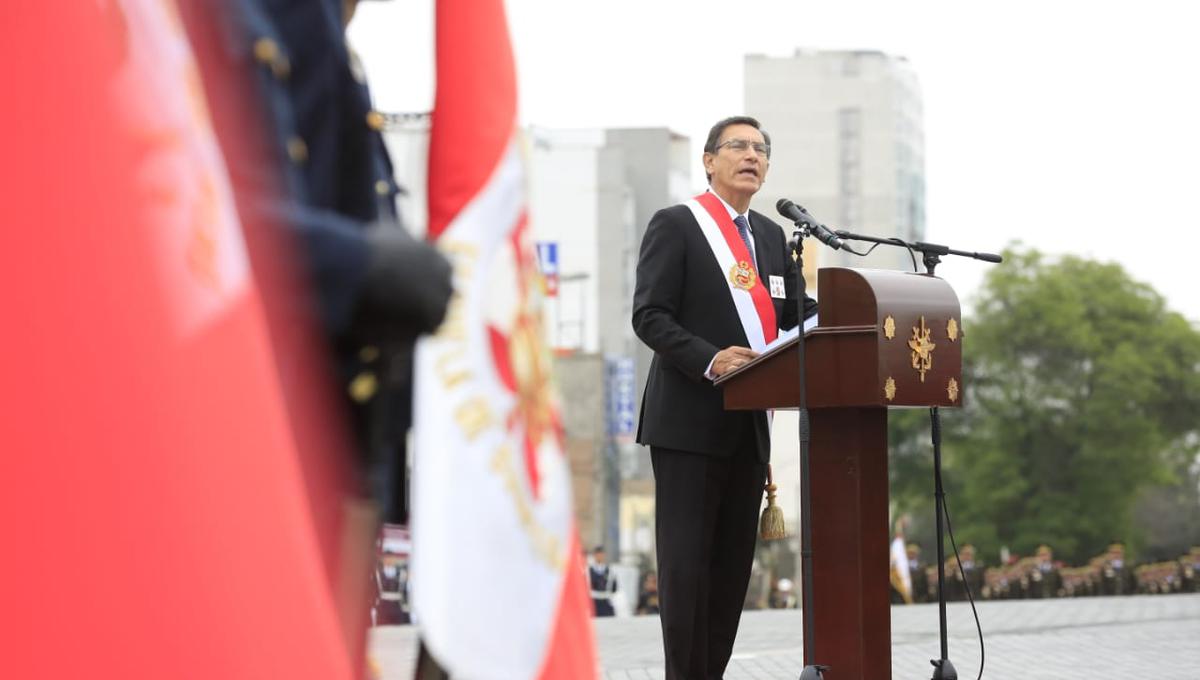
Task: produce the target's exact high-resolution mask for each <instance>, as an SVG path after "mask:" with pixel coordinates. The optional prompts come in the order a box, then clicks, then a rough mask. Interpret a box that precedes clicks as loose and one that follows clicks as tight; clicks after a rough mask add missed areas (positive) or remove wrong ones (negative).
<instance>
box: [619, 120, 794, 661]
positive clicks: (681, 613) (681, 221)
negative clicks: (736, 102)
mask: <svg viewBox="0 0 1200 680" xmlns="http://www.w3.org/2000/svg"><path fill="white" fill-rule="evenodd" d="M770 155H771V146H770V139H769V138H768V136H767V135H766V134H765V133H764V132H763V131H762V130H761V126H760V124H759V122H758V121H757V120H755V119H753V118H750V117H748V116H735V117H731V118H726V119H724V120H721V121H719V122H717V123H716V124H715V125H713V127H712V128H711V129H710V131H709V134H708V138H707V139H706V141H705V143H704V154H703V156H702V161H703V163H704V170H705V174H706V176H707V179H708V182H709V190H708V191H707V192H705V193H704V194H701V195H699V196H696V197H695V198H693V199H691V200H689V201H687V202H685V203H683V204H679V205H675V206H671V207H668V208H664V209H662V210H659V211H658V212H657V213H655V215H654V216H653V217H652V218H651V219H650V224H649V225H648V226H647V228H646V233H645V236H644V237H643V239H642V244H641V250H640V254H639V257H638V264H637V276H636V285H635V290H634V296H633V327H634V331H635V332H636V333H637V335H638V337H639V338H640V339H641V340H642V342H644V343H645V344H646V346H647V347H649V348H650V349H651V350H653V351H654V358H653V360H652V362H651V365H650V371H649V374H648V376H647V379H646V388H645V394H644V396H643V398H642V411H641V417H640V419H639V423H638V434H637V441H638V442H639V443H641V444H644V445H646V446H648V447H649V448H650V458H651V463H652V464H653V468H654V492H655V527H656V533H657V538H658V540H657V542H656V545H657V551H658V555H657V557H658V584H659V598H660V599H659V602H660V606H661V621H662V631H663V655H664V657H665V663H666V671H665V675H666V678H667V680H675V679H676V678H699V677H721V675H722V674H723V673H724V671H725V667H726V665H727V664H728V663H729V657H730V655H731V654H732V652H733V644H734V639H735V638H736V636H737V629H738V623H739V621H740V618H741V614H742V605H743V603H744V602H745V598H746V592H747V587H748V584H749V581H750V572H751V564H752V562H753V559H754V547H755V543H756V539H757V535H758V520H759V508H760V506H761V503H762V496H763V487H764V484H765V482H766V479H767V464H768V463H769V462H770V451H771V443H770V432H769V430H768V426H767V415H766V413H765V412H763V411H726V410H725V408H724V406H723V403H722V400H721V390H720V389H719V388H717V387H714V386H713V380H715V379H716V378H718V377H720V376H722V375H725V374H726V373H729V372H730V371H733V370H736V369H738V368H740V367H741V366H744V365H745V364H747V363H748V362H750V361H751V360H753V359H754V357H755V356H757V354H758V352H757V351H755V350H754V349H752V348H751V345H756V346H758V348H759V349H761V348H762V347H764V346H765V342H768V341H770V340H771V339H774V338H775V337H776V335H777V333H778V331H779V329H781V328H782V329H789V328H792V327H794V326H796V325H797V324H798V323H800V321H801V320H800V319H798V318H797V316H798V313H797V309H796V306H797V305H796V302H797V295H798V292H797V288H796V263H795V261H794V260H793V259H792V256H791V252H790V251H789V250H788V246H787V236H786V235H785V233H784V231H783V229H782V228H781V227H780V226H779V225H778V224H776V223H775V222H773V221H772V220H770V219H769V218H768V217H767V216H765V215H762V214H760V213H758V212H756V211H753V210H750V200H751V198H752V197H753V196H754V194H756V193H757V192H758V190H759V189H760V188H761V187H762V184H763V181H764V180H765V179H766V176H767V171H768V170H769V167H770ZM755 301H756V302H755ZM804 305H805V307H804V308H805V310H806V312H805V316H811V315H812V314H814V313H816V301H815V300H812V299H811V298H808V299H806V300H805V301H804ZM739 309H741V310H742V311H743V312H744V313H745V314H744V315H740V314H739Z"/></svg>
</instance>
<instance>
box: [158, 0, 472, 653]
mask: <svg viewBox="0 0 1200 680" xmlns="http://www.w3.org/2000/svg"><path fill="white" fill-rule="evenodd" d="M352 6H353V3H349V5H346V6H344V5H343V4H342V3H341V0H238V1H237V2H230V3H220V4H217V5H214V4H211V3H207V2H203V1H202V0H180V2H179V7H180V10H181V15H182V17H183V19H184V21H185V25H186V26H187V29H188V32H189V35H190V36H191V39H192V42H193V44H194V45H195V46H196V53H197V61H198V63H199V65H200V68H201V73H202V76H203V86H204V88H205V91H206V93H207V95H208V100H209V103H210V107H211V110H212V116H213V119H214V122H215V123H216V126H215V127H216V129H217V132H218V138H219V141H220V143H221V147H222V151H223V153H224V155H225V158H226V163H227V165H228V167H229V171H230V175H231V177H232V179H233V183H234V190H235V197H236V201H237V204H238V210H239V214H240V215H241V217H242V219H243V222H244V224H245V225H246V232H247V242H248V245H249V246H250V254H251V263H252V268H253V269H254V271H255V276H256V278H258V279H260V280H261V281H263V286H264V288H265V289H267V290H268V292H274V293H275V295H274V296H273V297H272V296H269V295H268V296H267V299H268V301H271V302H273V303H274V304H272V305H268V308H267V310H266V312H267V317H268V327H269V329H270V333H271V335H272V341H273V343H274V344H275V345H276V347H277V352H276V361H277V367H278V371H279V374H280V381H281V384H282V385H283V391H284V395H285V399H287V400H288V402H289V412H290V417H291V419H292V421H293V427H294V428H301V429H302V428H304V427H305V421H306V419H307V417H308V415H309V414H311V413H315V412H317V411H320V410H328V409H332V410H334V411H336V412H338V413H339V414H340V415H341V418H340V420H341V421H342V422H344V423H346V424H347V425H348V430H349V435H350V436H349V439H350V441H349V446H348V447H347V448H349V449H350V450H351V452H352V453H353V457H352V458H353V459H352V461H351V465H349V466H348V468H349V471H350V478H349V479H348V480H347V483H346V485H345V486H346V490H347V495H346V496H345V497H343V498H341V499H324V500H314V501H313V502H314V506H315V507H314V509H313V514H314V517H315V519H316V521H318V522H325V523H326V525H327V528H328V524H329V523H330V522H332V523H335V525H336V526H335V527H334V528H333V530H332V531H329V532H327V533H328V534H330V535H333V536H336V537H339V544H338V545H337V546H335V547H334V550H335V551H336V554H337V557H336V558H335V559H336V560H337V564H335V565H330V567H329V572H330V578H331V580H332V581H333V587H334V589H335V592H336V593H337V601H338V602H339V603H340V605H341V606H342V608H343V612H342V622H343V626H344V627H345V630H346V635H347V638H348V640H349V641H350V643H351V648H352V649H353V648H355V647H357V648H358V649H360V650H361V649H363V648H364V646H365V636H364V635H363V634H362V626H363V625H364V624H365V622H366V621H367V619H368V608H369V605H370V600H371V598H370V594H369V593H370V587H369V583H370V580H371V573H372V571H373V566H372V565H373V562H374V550H373V549H372V547H371V546H373V545H374V542H375V538H376V536H377V533H378V530H379V521H380V518H381V513H382V510H383V509H384V508H387V507H391V506H392V505H393V498H394V497H395V496H396V487H397V484H396V482H395V481H394V474H395V471H396V470H397V466H398V465H399V462H398V459H399V456H400V451H401V450H402V446H403V442H404V437H405V435H406V430H407V427H408V423H409V421H410V420H411V416H410V405H411V397H410V396H409V395H408V392H409V391H410V390H411V385H410V384H409V381H410V378H409V372H410V370H411V356H412V347H413V343H414V342H415V340H416V338H417V337H418V336H419V335H421V334H424V333H429V332H432V331H433V330H434V329H436V328H437V326H438V325H439V324H440V323H441V321H442V319H443V317H444V315H445V312H446V307H447V305H448V303H449V299H450V296H451V294H452V292H453V291H452V286H451V268H450V265H449V262H448V261H447V260H446V259H445V258H444V257H442V256H441V255H440V254H439V253H438V252H437V251H436V249H434V248H433V247H432V246H430V245H428V244H426V243H424V242H421V241H418V240H416V239H414V238H413V237H412V236H411V235H409V234H408V233H407V232H406V231H405V230H404V228H403V227H402V225H401V224H400V223H399V221H398V218H397V215H396V212H395V207H394V204H393V203H391V201H390V198H391V196H390V194H391V193H392V192H393V191H394V186H393V185H392V184H391V179H390V177H386V178H385V177H383V174H384V173H385V172H389V171H388V170H387V168H389V167H390V165H389V161H388V160H387V158H386V155H384V149H383V146H382V143H381V141H380V140H379V139H378V128H379V127H381V126H380V125H379V121H380V118H379V115H378V114H377V113H375V112H373V111H372V110H371V109H370V101H369V96H368V95H367V91H366V86H365V83H363V82H361V81H360V80H356V78H355V77H354V74H353V72H352V68H351V63H350V57H349V54H348V51H347V47H346V44H345V37H344V24H343V21H344V19H346V18H347V17H348V16H349V14H348V10H347V7H350V8H351V9H352ZM384 183H387V185H388V186H387V187H384ZM385 189H386V190H385ZM384 194H389V195H388V196H385V195H384ZM385 199H387V200H385ZM272 256H273V257H272ZM296 283H298V284H299V285H295V284H296ZM296 290H299V291H301V294H295V293H294V292H293V291H296ZM310 332H315V335H316V336H317V337H318V338H319V340H320V343H319V348H318V349H317V351H318V352H323V353H324V355H325V356H324V357H319V356H318V357H316V358H317V360H318V361H317V365H313V362H312V361H310V360H309V359H310V357H307V356H305V352H304V350H303V349H302V348H303V347H304V346H306V345H307V344H308V343H307V342H305V340H303V339H297V338H299V337H300V336H305V337H307V336H308V334H309V333H310ZM279 348H282V349H279ZM322 358H323V359H324V361H323V362H322V361H320V359H322ZM321 364H324V366H322V365H321ZM322 368H325V369H326V380H325V382H326V384H328V385H329V387H330V388H331V389H330V390H329V392H327V393H325V394H320V395H311V394H299V393H297V390H295V389H292V387H293V386H295V385H297V384H299V383H301V382H302V380H301V379H300V377H299V375H298V374H299V373H300V372H311V371H312V370H313V369H318V370H320V369H322ZM310 434H311V435H313V436H315V437H316V438H317V439H319V440H320V441H319V442H316V443H314V442H308V441H303V442H302V443H303V444H304V445H305V446H307V447H308V449H307V453H306V455H307V456H309V458H311V460H307V461H306V463H305V464H304V465H302V469H303V470H304V471H305V474H306V475H320V474H331V473H333V471H335V470H336V469H337V466H331V465H330V461H328V460H323V459H322V458H323V457H326V458H327V457H328V454H329V451H330V450H332V449H335V448H338V446H337V444H338V442H337V437H336V434H331V433H319V432H316V433H313V432H305V433H302V434H298V435H297V438H298V439H301V440H305V439H307V436H308V435H310Z"/></svg>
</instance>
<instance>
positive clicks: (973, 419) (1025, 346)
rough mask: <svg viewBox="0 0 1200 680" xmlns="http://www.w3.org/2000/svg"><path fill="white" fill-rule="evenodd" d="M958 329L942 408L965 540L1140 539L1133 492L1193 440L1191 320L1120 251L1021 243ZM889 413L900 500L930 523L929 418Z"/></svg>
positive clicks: (1081, 549) (1015, 543)
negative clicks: (1135, 272) (1127, 264)
mask: <svg viewBox="0 0 1200 680" xmlns="http://www.w3.org/2000/svg"><path fill="white" fill-rule="evenodd" d="M963 330H964V340H963V350H964V359H963V361H964V365H963V373H964V375H963V383H964V386H965V395H964V396H965V399H964V404H965V406H964V408H963V409H955V410H946V411H943V432H944V439H943V464H944V473H945V475H944V477H945V483H946V487H947V494H948V503H949V505H950V509H951V512H952V517H953V519H954V528H955V535H956V538H957V539H958V542H959V544H960V545H961V544H962V543H964V542H969V543H973V544H975V545H976V546H977V547H979V548H980V549H982V550H984V552H985V554H987V555H988V557H989V559H991V560H994V559H995V555H996V551H997V550H998V549H999V547H1000V546H1001V545H1006V546H1009V547H1010V548H1011V549H1012V550H1013V551H1014V552H1016V553H1019V554H1030V553H1032V552H1033V550H1034V549H1035V548H1036V547H1037V545H1038V544H1039V543H1043V542H1044V543H1049V544H1050V545H1052V546H1053V547H1054V549H1055V551H1056V554H1057V555H1058V556H1061V557H1063V558H1065V559H1068V560H1071V561H1074V562H1076V563H1079V562H1082V561H1084V560H1086V559H1087V558H1088V557H1091V556H1092V555H1095V554H1098V553H1099V552H1101V551H1103V549H1104V547H1105V546H1106V545H1107V544H1108V543H1109V542H1110V541H1111V540H1113V539H1120V540H1124V541H1126V542H1127V543H1129V544H1130V545H1131V547H1133V548H1134V549H1135V551H1136V549H1137V548H1138V547H1139V546H1140V545H1141V544H1142V543H1143V542H1144V541H1145V540H1146V537H1145V536H1144V535H1143V533H1144V532H1140V531H1139V530H1138V527H1137V526H1135V524H1134V507H1135V503H1136V502H1137V500H1138V499H1139V497H1141V496H1143V495H1144V493H1145V492H1146V491H1147V490H1148V489H1152V488H1154V487H1163V488H1169V487H1173V486H1176V485H1178V484H1179V482H1180V481H1181V480H1180V478H1179V473H1180V472H1181V471H1183V470H1187V469H1188V465H1189V463H1190V462H1192V461H1195V460H1196V458H1197V453H1198V452H1200V332H1198V331H1197V329H1196V328H1194V327H1193V326H1192V325H1191V324H1189V323H1188V322H1187V321H1186V320H1185V319H1184V318H1183V317H1182V316H1181V315H1179V314H1177V313H1175V312H1171V311H1169V310H1168V309H1167V308H1166V306H1165V303H1164V301H1163V299H1162V297H1161V296H1160V295H1158V294H1157V293H1156V292H1155V291H1154V290H1153V289H1151V288H1150V287H1149V286H1147V285H1145V284H1142V283H1139V282H1136V281H1134V280H1132V279H1131V278H1130V277H1129V276H1128V274H1127V273H1126V272H1125V271H1124V270H1123V269H1122V268H1121V267H1120V266H1119V265H1116V264H1109V263H1098V262H1094V261H1089V260H1085V259H1081V258H1078V257H1070V256H1068V257H1063V258H1061V259H1058V260H1050V259H1048V258H1046V257H1044V256H1043V255H1041V254H1039V253H1038V252H1036V251H1033V250H1027V249H1021V248H1019V247H1013V248H1010V249H1008V250H1007V251H1006V252H1005V262H1004V264H1003V265H1000V266H997V267H995V268H993V269H992V270H991V271H990V272H989V274H988V276H987V277H986V279H985V282H984V285H983V287H982V290H981V292H980V295H979V298H978V299H977V301H976V311H975V314H974V317H973V318H971V319H968V320H966V321H965V322H964V324H963ZM892 420H893V426H892V435H893V437H896V438H895V439H893V442H894V446H893V450H892V472H893V479H892V487H893V492H894V493H895V494H896V502H897V503H898V504H899V505H900V507H901V509H902V510H904V511H907V512H910V513H912V514H913V516H914V517H921V516H923V515H924V514H929V515H930V520H929V523H932V512H931V511H930V510H928V508H930V507H932V497H931V495H929V494H930V491H929V490H931V488H932V472H931V463H930V462H928V461H929V460H930V459H931V456H930V454H929V453H928V452H929V444H928V441H929V437H928V429H927V427H928V426H927V424H926V425H924V427H922V426H921V425H920V423H919V421H918V419H917V418H916V416H913V415H909V414H901V415H900V416H899V417H894V418H893V419H892ZM925 422H926V423H927V417H926V419H925ZM922 450H923V452H924V453H923V455H922ZM921 461H925V463H924V464H921ZM921 477H923V479H922V478H921ZM921 489H926V491H925V492H923V493H922V492H920V490H921ZM1192 510H1193V511H1194V512H1195V511H1200V509H1197V508H1193V509H1192Z"/></svg>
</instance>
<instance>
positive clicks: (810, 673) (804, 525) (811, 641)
mask: <svg viewBox="0 0 1200 680" xmlns="http://www.w3.org/2000/svg"><path fill="white" fill-rule="evenodd" d="M808 234H809V230H808V225H807V224H804V223H801V222H797V223H796V227H795V231H793V232H792V240H791V241H789V242H788V246H789V247H790V249H791V251H792V255H793V257H795V258H796V310H797V315H796V319H797V321H796V323H797V326H798V328H797V336H798V337H797V339H796V357H797V359H798V360H799V364H800V367H799V374H798V376H797V377H798V378H799V380H800V403H799V404H798V408H797V411H798V413H799V416H800V504H801V508H800V574H801V576H800V581H801V586H800V587H801V591H800V592H801V595H800V596H801V598H802V599H803V605H804V645H805V647H807V648H808V654H807V655H806V657H807V658H806V659H805V661H806V662H807V663H806V665H805V666H804V670H802V671H801V672H800V680H822V678H823V677H824V675H823V673H824V671H827V670H829V666H824V665H821V664H817V663H813V659H816V658H817V644H816V633H815V632H814V628H815V623H814V622H815V620H816V619H815V616H814V614H813V572H812V495H811V490H812V483H811V479H810V477H811V475H810V467H809V456H808V453H809V452H808V444H809V440H810V439H811V434H810V430H809V422H808V396H807V391H806V387H805V386H806V385H807V383H806V382H805V378H806V376H805V368H806V367H805V363H804V344H805V341H804V300H805V298H806V297H807V291H806V288H807V284H806V282H805V281H804V237H805V236H808Z"/></svg>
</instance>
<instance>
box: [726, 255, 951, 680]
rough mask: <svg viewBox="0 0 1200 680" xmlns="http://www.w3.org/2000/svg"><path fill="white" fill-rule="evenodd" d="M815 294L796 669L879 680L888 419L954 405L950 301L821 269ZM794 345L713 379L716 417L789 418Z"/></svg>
mask: <svg viewBox="0 0 1200 680" xmlns="http://www.w3.org/2000/svg"><path fill="white" fill-rule="evenodd" d="M817 286H818V291H819V304H818V315H819V324H818V326H817V327H816V328H813V329H812V330H810V331H809V332H808V333H807V334H806V342H807V344H806V345H805V364H806V371H807V372H806V379H807V383H808V385H807V399H808V408H809V415H810V422H811V426H812V429H811V439H810V446H809V452H810V461H811V478H810V479H811V488H812V499H811V508H812V540H813V556H812V565H813V592H814V595H813V601H812V602H804V603H802V606H804V607H812V608H813V613H814V615H815V617H814V618H815V625H814V637H815V640H805V641H804V659H805V663H806V664H810V663H822V664H827V665H829V666H831V668H830V670H829V671H828V672H827V673H825V678H826V680H881V679H886V678H891V677H892V670H891V667H892V656H891V654H892V650H891V611H890V608H889V597H888V583H889V582H888V556H889V550H888V548H889V543H890V540H891V532H890V531H889V527H888V467H887V460H888V442H887V409H888V408H890V407H901V406H905V407H914V406H924V407H929V406H941V407H954V406H959V405H960V399H961V393H960V390H961V389H962V330H961V328H960V326H959V323H960V321H961V318H960V317H959V304H958V296H956V295H955V294H954V291H953V289H951V288H950V286H949V284H947V283H946V282H945V281H943V280H941V279H939V278H936V277H932V276H928V275H924V274H910V273H904V272H896V271H882V270H867V269H847V268H839V267H829V268H825V269H821V270H819V271H818V272H817ZM797 342H798V339H796V338H793V339H791V340H789V341H787V342H786V343H783V344H781V345H779V346H777V347H774V348H772V349H770V350H769V351H767V352H764V353H763V354H762V355H761V356H759V357H758V358H757V359H755V360H754V361H753V362H751V363H749V364H747V365H746V366H744V367H742V368H741V369H739V370H738V371H736V372H733V373H729V374H727V375H725V376H723V377H722V379H721V380H720V381H718V384H719V385H721V386H722V387H723V388H724V397H725V408H727V409H768V408H772V409H787V408H793V409H794V408H796V407H797V406H798V404H799V401H800V388H799V366H798V365H797V357H798V353H797V351H796V343H797ZM814 642H815V644H816V654H817V656H816V658H812V657H811V654H812V651H813V649H812V644H813V643H814ZM931 651H936V650H931Z"/></svg>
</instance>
